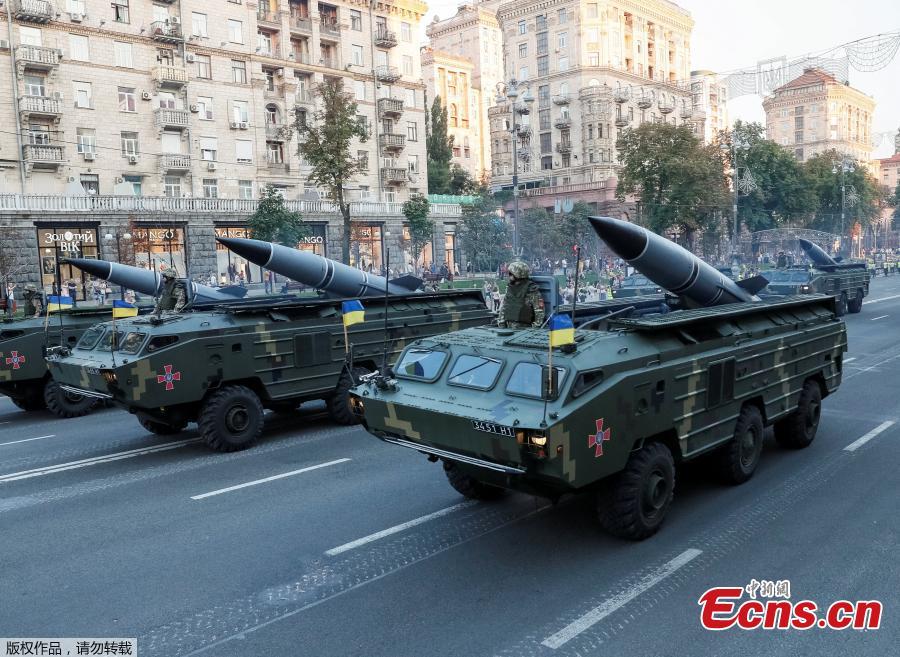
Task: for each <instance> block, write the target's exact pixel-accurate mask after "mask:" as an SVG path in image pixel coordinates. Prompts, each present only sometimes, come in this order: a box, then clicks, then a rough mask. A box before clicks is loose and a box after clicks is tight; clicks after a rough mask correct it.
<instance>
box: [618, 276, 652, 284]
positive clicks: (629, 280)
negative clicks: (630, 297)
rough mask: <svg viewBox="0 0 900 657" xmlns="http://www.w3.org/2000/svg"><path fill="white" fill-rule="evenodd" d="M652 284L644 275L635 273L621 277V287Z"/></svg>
mask: <svg viewBox="0 0 900 657" xmlns="http://www.w3.org/2000/svg"><path fill="white" fill-rule="evenodd" d="M651 285H653V283H651V282H650V279H648V278H647V277H646V276H641V275H639V274H635V275H633V276H626V277H625V278H623V279H622V287H649V286H651Z"/></svg>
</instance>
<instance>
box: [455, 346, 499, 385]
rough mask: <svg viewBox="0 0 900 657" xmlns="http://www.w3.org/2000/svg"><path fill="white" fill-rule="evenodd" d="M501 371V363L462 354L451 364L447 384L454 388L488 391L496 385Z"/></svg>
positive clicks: (491, 359)
mask: <svg viewBox="0 0 900 657" xmlns="http://www.w3.org/2000/svg"><path fill="white" fill-rule="evenodd" d="M501 369H503V361H499V360H496V359H494V358H485V357H484V356H472V355H469V354H463V355H462V356H460V357H459V358H457V359H456V362H455V363H454V364H453V369H451V370H450V376H449V377H448V378H447V383H449V384H450V385H454V386H465V387H466V388H476V389H478V390H488V389H490V388H493V387H494V384H495V383H497V377H498V376H499V375H500V370H501Z"/></svg>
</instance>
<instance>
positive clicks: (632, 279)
mask: <svg viewBox="0 0 900 657" xmlns="http://www.w3.org/2000/svg"><path fill="white" fill-rule="evenodd" d="M612 293H613V298H614V299H624V298H627V297H637V296H643V295H647V294H660V293H662V288H661V287H659V285H657V284H656V283H654V282H653V281H651V280H650V279H648V278H647V277H646V276H644V275H642V274H632V275H631V276H626V277H625V278H623V279H622V284H621V285H620V286H619V287H615V288H613V291H612Z"/></svg>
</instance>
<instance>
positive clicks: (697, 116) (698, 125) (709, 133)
mask: <svg viewBox="0 0 900 657" xmlns="http://www.w3.org/2000/svg"><path fill="white" fill-rule="evenodd" d="M727 103H728V87H727V86H726V84H725V82H724V81H723V79H722V78H721V76H720V75H718V74H717V73H713V72H712V71H691V105H692V108H693V116H692V117H691V121H692V125H693V127H694V134H695V135H697V137H699V138H700V139H702V140H703V143H705V144H711V143H712V142H714V141H715V140H716V137H717V136H718V134H719V133H720V132H722V131H725V130H728V106H727Z"/></svg>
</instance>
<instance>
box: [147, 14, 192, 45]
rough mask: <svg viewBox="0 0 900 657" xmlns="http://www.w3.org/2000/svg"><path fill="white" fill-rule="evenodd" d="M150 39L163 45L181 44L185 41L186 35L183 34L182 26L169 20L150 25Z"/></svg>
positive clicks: (154, 22)
mask: <svg viewBox="0 0 900 657" xmlns="http://www.w3.org/2000/svg"><path fill="white" fill-rule="evenodd" d="M150 38H152V39H153V40H154V41H159V42H161V43H181V42H182V41H184V34H183V33H182V32H181V24H180V23H173V22H172V20H171V19H169V20H167V21H153V22H152V23H150Z"/></svg>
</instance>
